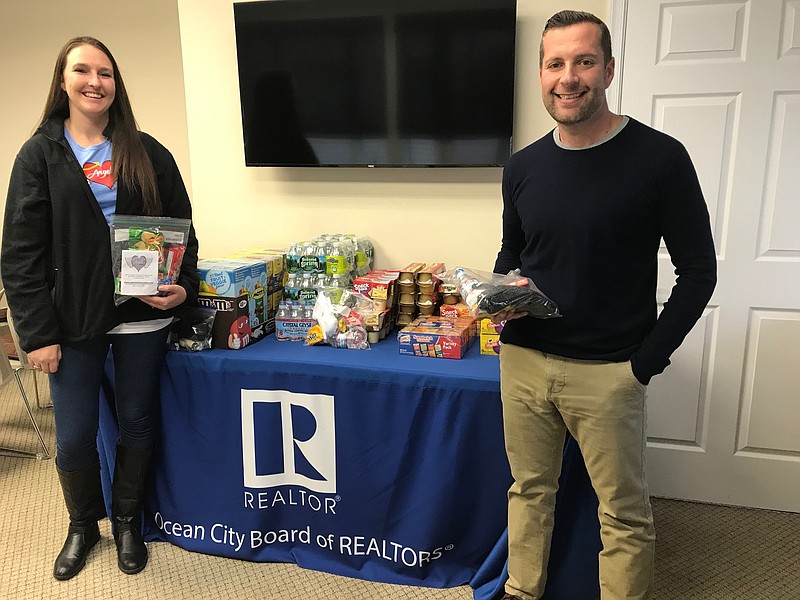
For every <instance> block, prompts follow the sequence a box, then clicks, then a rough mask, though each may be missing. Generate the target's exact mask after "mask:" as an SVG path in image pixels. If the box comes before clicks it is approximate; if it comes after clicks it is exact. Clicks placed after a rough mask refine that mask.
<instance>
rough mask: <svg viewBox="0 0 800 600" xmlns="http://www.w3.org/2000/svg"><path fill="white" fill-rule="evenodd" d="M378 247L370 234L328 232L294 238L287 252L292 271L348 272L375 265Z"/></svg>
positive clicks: (352, 274) (357, 271) (343, 273)
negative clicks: (306, 237) (311, 237)
mask: <svg viewBox="0 0 800 600" xmlns="http://www.w3.org/2000/svg"><path fill="white" fill-rule="evenodd" d="M374 254H375V250H374V247H373V245H372V242H371V241H370V240H368V239H367V238H360V237H356V236H354V235H352V234H340V233H325V234H322V235H319V236H317V237H315V238H313V239H311V240H305V241H300V242H294V243H293V244H291V245H290V246H289V250H288V252H287V253H286V269H287V271H288V272H289V273H308V274H314V275H319V274H325V275H349V276H350V277H351V278H352V277H355V276H357V275H363V274H364V273H368V272H369V271H370V270H371V269H372V263H373V259H374Z"/></svg>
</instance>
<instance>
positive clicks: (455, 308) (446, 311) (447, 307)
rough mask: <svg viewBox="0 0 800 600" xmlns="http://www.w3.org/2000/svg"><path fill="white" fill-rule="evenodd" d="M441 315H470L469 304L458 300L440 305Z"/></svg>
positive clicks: (452, 316)
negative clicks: (454, 302)
mask: <svg viewBox="0 0 800 600" xmlns="http://www.w3.org/2000/svg"><path fill="white" fill-rule="evenodd" d="M439 316H440V317H451V318H454V317H469V316H471V315H470V312H469V306H467V305H466V304H464V303H463V302H458V303H456V304H442V305H441V306H440V307H439Z"/></svg>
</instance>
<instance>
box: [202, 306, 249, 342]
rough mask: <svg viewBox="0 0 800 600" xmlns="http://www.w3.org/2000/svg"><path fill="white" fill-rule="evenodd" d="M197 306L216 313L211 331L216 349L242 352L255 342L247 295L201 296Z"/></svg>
mask: <svg viewBox="0 0 800 600" xmlns="http://www.w3.org/2000/svg"><path fill="white" fill-rule="evenodd" d="M197 304H198V305H199V306H202V307H205V308H212V309H214V310H215V311H216V312H215V313H214V325H213V326H212V329H211V345H212V346H213V347H214V348H222V349H231V350H241V349H242V348H244V347H245V346H247V345H248V344H249V343H250V342H252V341H253V332H252V329H251V327H250V307H249V304H250V302H249V299H248V296H247V294H240V295H239V296H236V297H231V298H220V297H217V296H208V295H202V294H201V295H200V296H198V298H197Z"/></svg>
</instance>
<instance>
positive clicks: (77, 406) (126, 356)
mask: <svg viewBox="0 0 800 600" xmlns="http://www.w3.org/2000/svg"><path fill="white" fill-rule="evenodd" d="M168 333H169V327H164V328H163V329H160V330H158V331H153V332H148V333H133V334H114V335H101V336H98V337H95V338H91V339H89V340H85V341H82V342H77V343H74V344H62V345H61V362H60V363H59V365H58V371H56V372H55V373H51V374H50V396H51V398H52V401H53V411H54V413H55V419H56V464H57V465H58V468H59V469H61V470H62V471H77V470H80V469H85V468H87V467H90V466H92V465H94V464H96V463H97V461H98V453H97V430H98V427H99V414H100V401H99V399H100V387H101V385H102V382H103V374H104V367H105V362H106V356H107V355H108V350H109V347H110V348H111V352H112V355H113V357H114V373H115V383H114V394H113V398H114V407H115V411H116V415H117V420H118V421H119V442H120V443H121V444H122V445H123V446H127V447H130V448H135V449H140V450H143V449H146V448H152V447H154V446H155V445H156V443H157V441H158V435H159V427H158V425H159V421H160V380H161V370H162V368H163V366H164V355H165V353H166V349H167V346H166V342H167V334H168Z"/></svg>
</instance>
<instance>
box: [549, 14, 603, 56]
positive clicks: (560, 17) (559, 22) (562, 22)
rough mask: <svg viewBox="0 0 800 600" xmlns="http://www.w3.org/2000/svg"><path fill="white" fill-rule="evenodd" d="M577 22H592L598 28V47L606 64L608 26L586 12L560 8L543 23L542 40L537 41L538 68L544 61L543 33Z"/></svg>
mask: <svg viewBox="0 0 800 600" xmlns="http://www.w3.org/2000/svg"><path fill="white" fill-rule="evenodd" d="M579 23H594V24H595V25H597V26H598V27H599V28H600V48H601V49H602V50H603V64H604V65H607V64H608V61H610V60H611V32H610V31H608V27H607V26H606V24H605V23H603V20H602V19H599V18H598V17H596V16H594V15H593V14H592V13H588V12H581V11H578V10H562V11H561V12H557V13H556V14H554V15H553V16H552V17H550V18H549V19H548V20H547V23H545V25H544V30H543V31H542V41H541V42H539V68H541V67H542V62H543V61H544V34H546V33H547V32H548V31H550V30H551V29H556V28H558V27H569V26H570V25H578V24H579Z"/></svg>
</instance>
